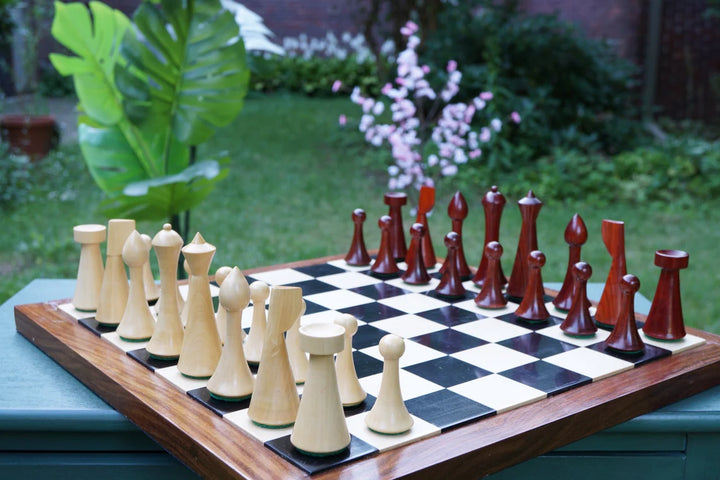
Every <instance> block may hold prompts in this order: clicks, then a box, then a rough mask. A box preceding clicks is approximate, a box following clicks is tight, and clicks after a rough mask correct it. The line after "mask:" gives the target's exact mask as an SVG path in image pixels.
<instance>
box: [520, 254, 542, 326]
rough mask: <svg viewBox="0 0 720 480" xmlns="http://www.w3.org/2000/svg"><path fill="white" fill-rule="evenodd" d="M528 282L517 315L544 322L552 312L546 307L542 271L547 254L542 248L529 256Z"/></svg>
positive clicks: (530, 320) (528, 319)
mask: <svg viewBox="0 0 720 480" xmlns="http://www.w3.org/2000/svg"><path fill="white" fill-rule="evenodd" d="M527 263H528V268H529V270H528V282H527V288H526V289H525V296H524V297H523V299H522V302H521V303H520V306H519V307H518V309H517V310H515V315H517V316H518V317H519V318H522V319H523V320H527V321H528V322H544V321H546V320H547V319H548V318H550V312H548V311H547V308H546V307H545V299H544V297H545V290H544V289H543V281H542V273H541V272H540V270H541V269H542V267H543V266H544V265H545V254H544V253H542V252H541V251H540V250H533V251H532V252H530V254H529V255H528V258H527Z"/></svg>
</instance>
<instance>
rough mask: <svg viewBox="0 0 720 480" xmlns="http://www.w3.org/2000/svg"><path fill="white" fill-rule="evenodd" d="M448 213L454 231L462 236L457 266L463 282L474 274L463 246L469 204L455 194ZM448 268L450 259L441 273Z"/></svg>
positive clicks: (459, 195)
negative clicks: (463, 232)
mask: <svg viewBox="0 0 720 480" xmlns="http://www.w3.org/2000/svg"><path fill="white" fill-rule="evenodd" d="M447 212H448V216H449V217H450V220H452V231H453V232H456V233H457V234H458V235H460V245H459V246H458V250H457V264H458V271H459V272H460V278H462V279H463V280H469V279H471V278H472V276H473V274H472V271H471V270H470V267H469V266H468V263H467V260H465V250H464V248H463V244H462V226H463V222H464V221H465V218H467V216H468V204H467V201H466V200H465V197H464V196H463V194H462V193H460V192H455V195H453V198H452V199H450V204H449V205H448V209H447ZM447 268H448V259H447V258H446V259H445V263H443V266H442V267H441V268H440V272H441V273H443V272H445V269H447Z"/></svg>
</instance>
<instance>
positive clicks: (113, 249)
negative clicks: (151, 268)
mask: <svg viewBox="0 0 720 480" xmlns="http://www.w3.org/2000/svg"><path fill="white" fill-rule="evenodd" d="M133 230H135V220H125V219H119V218H115V219H112V220H110V221H109V222H108V228H107V245H106V249H105V255H106V258H105V272H104V273H103V280H102V287H101V289H100V301H99V302H98V307H97V313H96V314H95V320H97V322H98V323H99V324H100V325H103V326H108V327H117V325H118V324H119V323H120V320H121V319H122V316H123V313H124V312H125V306H126V305H127V299H128V279H127V273H126V272H125V265H124V264H123V260H122V251H123V246H124V245H125V240H127V238H128V236H129V235H130V233H131V232H132V231H133Z"/></svg>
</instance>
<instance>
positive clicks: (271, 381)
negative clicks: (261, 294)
mask: <svg viewBox="0 0 720 480" xmlns="http://www.w3.org/2000/svg"><path fill="white" fill-rule="evenodd" d="M302 309H303V301H302V289H301V288H300V287H288V286H276V287H273V289H272V291H271V292H270V309H269V311H268V323H267V331H266V332H265V342H264V344H263V351H262V358H260V366H259V367H258V373H257V377H256V378H255V391H254V392H253V396H252V399H251V400H250V408H249V409H248V417H250V420H252V421H253V422H254V423H255V424H257V425H260V426H264V427H269V428H280V427H287V426H290V425H292V424H293V423H294V422H295V417H297V413H298V405H299V403H300V399H299V397H298V393H297V389H296V387H295V378H294V377H293V374H292V368H291V367H290V360H289V359H288V353H287V347H286V345H285V336H284V333H285V332H286V331H287V330H288V329H290V327H292V324H293V323H294V322H295V321H297V318H298V317H299V316H300V314H301V312H302Z"/></svg>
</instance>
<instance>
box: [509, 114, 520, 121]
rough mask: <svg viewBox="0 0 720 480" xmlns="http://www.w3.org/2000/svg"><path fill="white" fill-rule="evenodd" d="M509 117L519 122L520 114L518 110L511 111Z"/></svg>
mask: <svg viewBox="0 0 720 480" xmlns="http://www.w3.org/2000/svg"><path fill="white" fill-rule="evenodd" d="M510 118H512V121H513V122H515V123H520V114H519V113H518V112H512V113H511V114H510Z"/></svg>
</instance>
